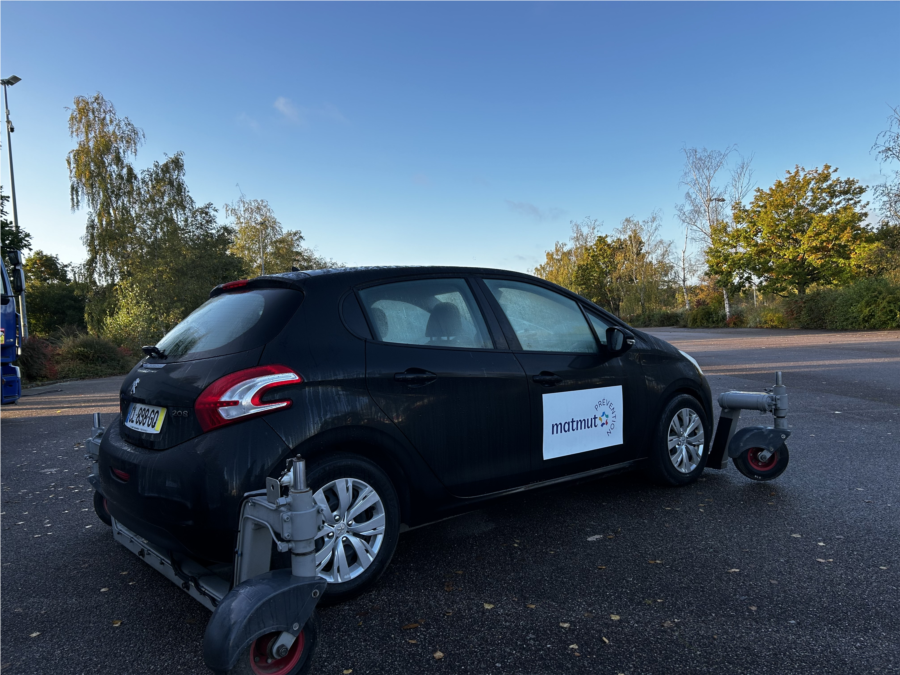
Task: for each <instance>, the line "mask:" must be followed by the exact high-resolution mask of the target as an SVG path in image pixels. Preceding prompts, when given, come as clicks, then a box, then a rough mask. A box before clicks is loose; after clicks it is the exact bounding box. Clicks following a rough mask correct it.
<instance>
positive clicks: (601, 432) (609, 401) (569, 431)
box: [543, 387, 624, 459]
mask: <svg viewBox="0 0 900 675" xmlns="http://www.w3.org/2000/svg"><path fill="white" fill-rule="evenodd" d="M543 403H544V459H554V458H556V457H565V456H566V455H576V454H578V453H580V452H590V451H591V450H599V449H600V448H607V447H609V446H612V445H621V444H622V413H623V412H624V411H623V410H622V408H623V405H622V387H599V388H597V389H582V390H581V391H566V392H563V393H560V394H544V396H543Z"/></svg>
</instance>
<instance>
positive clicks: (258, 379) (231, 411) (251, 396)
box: [194, 366, 303, 431]
mask: <svg viewBox="0 0 900 675" xmlns="http://www.w3.org/2000/svg"><path fill="white" fill-rule="evenodd" d="M302 381H303V378H301V377H300V376H299V375H298V374H297V373H295V372H294V371H293V370H291V369H290V368H288V367H286V366H257V367H256V368H248V369H247V370H239V371H238V372H236V373H232V374H231V375H226V376H225V377H221V378H219V379H218V380H216V381H215V382H213V383H212V384H211V385H209V386H208V387H207V388H206V389H204V390H203V393H202V394H200V396H198V397H197V402H196V403H195V404H194V410H195V411H196V413H197V420H198V421H199V422H200V427H201V428H202V429H203V431H211V430H213V429H216V428H218V427H222V426H225V425H226V424H231V423H233V422H240V421H241V420H244V419H246V418H247V417H250V416H253V415H263V414H265V413H268V412H272V411H274V410H281V409H283V408H289V407H290V405H291V402H290V401H289V400H287V401H265V402H263V401H262V395H263V394H265V393H266V392H267V391H270V390H271V389H275V388H276V387H284V386H285V385H289V384H299V383H300V382H302Z"/></svg>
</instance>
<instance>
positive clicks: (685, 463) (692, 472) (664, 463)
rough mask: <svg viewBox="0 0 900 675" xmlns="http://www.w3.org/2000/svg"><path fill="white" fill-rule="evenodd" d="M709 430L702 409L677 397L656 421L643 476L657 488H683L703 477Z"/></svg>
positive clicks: (686, 398)
mask: <svg viewBox="0 0 900 675" xmlns="http://www.w3.org/2000/svg"><path fill="white" fill-rule="evenodd" d="M710 436H711V429H710V427H709V420H708V419H707V417H706V413H705V412H704V410H703V406H701V405H700V402H699V401H697V399H695V398H694V397H693V396H689V395H687V394H678V395H677V396H675V397H674V398H673V399H672V400H671V401H669V402H668V403H667V404H666V407H665V408H664V409H663V413H662V415H661V416H660V418H659V422H658V424H657V426H656V430H655V432H654V435H653V440H652V442H651V444H650V453H649V456H648V458H647V461H646V462H645V463H644V473H645V474H646V475H647V477H648V478H649V479H650V480H652V481H653V482H654V483H658V484H660V485H687V484H689V483H693V482H694V481H695V480H697V479H698V478H699V477H700V474H702V473H703V469H704V468H705V467H706V460H707V459H708V458H709V447H708V446H709V442H710V441H709V439H710Z"/></svg>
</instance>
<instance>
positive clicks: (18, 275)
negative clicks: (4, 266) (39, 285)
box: [9, 267, 25, 295]
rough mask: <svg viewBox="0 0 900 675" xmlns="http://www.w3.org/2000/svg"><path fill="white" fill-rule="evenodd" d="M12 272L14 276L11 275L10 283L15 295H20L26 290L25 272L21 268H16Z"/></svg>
mask: <svg viewBox="0 0 900 675" xmlns="http://www.w3.org/2000/svg"><path fill="white" fill-rule="evenodd" d="M10 271H11V272H12V274H11V275H10V278H9V283H10V285H12V289H13V293H15V294H16V295H19V294H20V293H22V291H24V290H25V272H24V271H23V270H22V268H21V267H16V268H15V269H12V270H10Z"/></svg>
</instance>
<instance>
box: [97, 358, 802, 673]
mask: <svg viewBox="0 0 900 675" xmlns="http://www.w3.org/2000/svg"><path fill="white" fill-rule="evenodd" d="M719 406H720V407H721V408H722V412H721V415H720V418H719V425H718V428H717V429H716V433H715V436H714V439H713V444H712V450H711V452H710V456H709V461H708V464H707V466H708V467H709V468H711V469H724V468H725V466H726V465H727V458H729V457H730V458H732V459H733V460H734V461H735V465H736V466H737V468H738V469H739V470H740V471H741V473H743V474H744V475H745V476H747V477H749V478H751V479H753V480H771V479H773V478H776V477H777V476H779V475H780V474H781V473H783V471H784V469H785V467H786V466H787V458H788V455H787V446H786V445H785V443H784V441H785V440H786V439H787V437H788V436H790V434H791V432H790V431H789V430H788V429H787V420H786V416H787V409H788V399H787V389H786V387H785V386H784V384H783V383H782V377H781V373H780V372H779V373H777V374H776V376H775V386H774V387H773V388H772V389H770V390H768V391H766V392H764V393H751V392H740V391H729V392H725V393H723V394H721V395H720V396H719ZM742 410H757V411H760V412H763V413H766V412H768V413H772V414H773V415H774V418H775V423H774V425H773V426H752V427H745V428H744V429H741V430H740V431H736V430H737V424H738V420H739V419H740V415H741V411H742ZM105 431H106V429H105V428H104V427H103V426H102V425H101V423H100V413H94V415H93V428H92V431H91V437H90V438H89V439H88V440H87V441H86V442H85V446H86V448H87V455H86V459H89V460H90V461H91V462H93V473H92V474H91V475H90V476H89V477H88V480H89V482H90V483H91V485H92V486H93V487H94V489H95V490H97V491H98V492H99V491H100V488H101V485H100V481H99V476H98V464H97V462H98V453H99V450H100V441H101V439H102V438H103V434H104V432H105ZM751 454H753V461H752V462H749V463H748V461H747V458H748V457H749V455H751ZM742 458H743V462H742ZM284 488H287V489H288V494H287V495H283V494H282V493H283V490H284ZM244 497H245V499H244V502H243V505H242V507H241V515H240V522H239V528H238V545H237V549H236V550H235V557H234V561H235V563H234V576H233V582H232V583H231V584H229V583H228V581H226V580H225V579H224V578H222V577H221V576H219V575H218V574H216V573H215V572H213V571H212V570H210V569H208V568H206V567H204V566H203V565H201V564H199V563H197V562H195V561H193V560H189V559H186V560H176V558H175V557H174V556H172V555H171V554H170V553H169V552H168V551H165V550H163V549H161V548H159V547H158V546H156V545H154V544H152V543H151V542H149V541H147V540H146V539H144V538H142V537H140V536H139V535H137V534H135V533H134V532H132V531H130V530H129V529H128V528H127V527H125V526H124V525H122V523H120V522H118V521H117V520H116V519H115V518H111V519H112V530H113V537H114V538H115V540H116V541H117V542H119V543H120V544H122V545H123V546H124V547H125V548H127V549H128V550H129V551H131V552H132V553H134V554H135V555H137V556H138V557H140V558H141V559H142V560H143V561H144V562H146V563H147V564H148V565H150V566H151V567H153V568H154V569H156V570H157V571H158V572H160V573H161V574H162V575H163V576H165V577H166V578H167V579H169V580H170V581H172V582H173V583H175V584H176V585H177V586H180V587H181V588H182V590H184V591H185V592H186V593H187V594H188V595H190V596H191V597H192V598H194V600H196V601H197V602H199V603H200V604H202V605H203V606H204V607H206V608H207V609H209V610H211V611H212V613H213V615H212V618H211V619H210V620H209V624H207V627H206V633H205V635H204V638H203V658H204V660H205V662H206V665H207V666H208V667H209V668H210V669H211V670H213V671H214V672H215V673H217V674H226V673H229V672H230V671H231V670H232V669H233V668H234V667H235V665H236V664H237V662H238V659H239V657H240V656H241V654H242V653H243V652H244V650H246V649H247V647H248V646H249V645H250V644H251V643H252V642H253V641H254V640H256V639H257V638H259V637H261V636H263V635H267V634H269V633H274V632H280V635H279V636H278V638H277V639H276V640H270V642H269V646H268V653H269V656H270V658H272V659H277V658H282V657H284V655H286V654H287V653H288V650H289V649H290V647H291V645H292V644H293V643H294V641H295V640H296V639H297V637H298V635H299V634H300V633H301V631H302V630H303V628H304V626H305V625H307V623H308V622H309V621H310V619H311V618H312V616H313V612H314V610H315V607H316V604H317V603H318V601H319V599H320V598H321V597H322V594H323V593H324V591H325V588H326V587H327V582H326V581H325V580H324V579H322V578H321V577H319V576H317V574H316V558H315V536H316V533H317V532H318V531H319V530H320V529H321V527H322V525H323V523H324V513H323V511H322V508H321V507H319V506H318V505H316V503H315V501H314V499H313V494H312V490H311V489H310V488H309V487H308V486H307V483H306V467H305V462H304V460H303V459H302V458H300V457H297V458H295V459H290V460H288V468H287V471H285V473H284V475H282V477H281V478H280V479H277V478H267V479H266V488H265V489H264V490H257V491H255V492H248V493H247V494H245V495H244ZM273 540H274V542H275V548H276V550H278V551H279V552H281V553H284V552H287V551H290V552H291V569H281V570H274V571H273V570H271V569H270V565H271V553H272V541H273ZM314 646H315V640H314V639H313V640H312V641H311V642H310V643H309V644H308V645H307V646H306V647H305V648H309V649H313V648H314ZM312 656H313V653H312V651H310V653H309V655H308V656H307V660H309V659H312ZM307 662H308V661H307Z"/></svg>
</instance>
